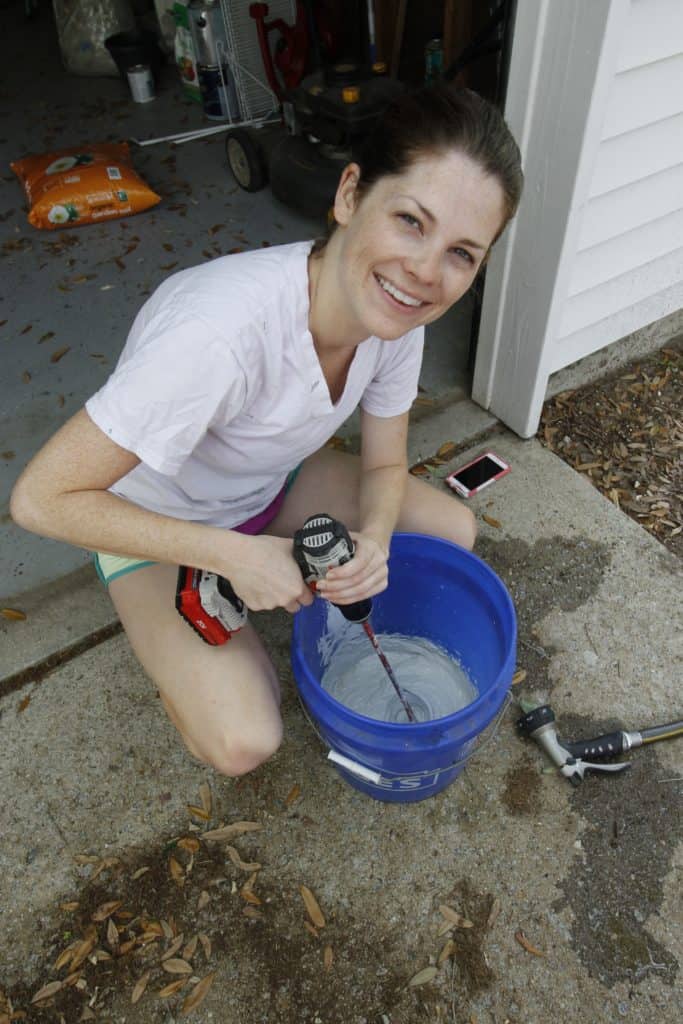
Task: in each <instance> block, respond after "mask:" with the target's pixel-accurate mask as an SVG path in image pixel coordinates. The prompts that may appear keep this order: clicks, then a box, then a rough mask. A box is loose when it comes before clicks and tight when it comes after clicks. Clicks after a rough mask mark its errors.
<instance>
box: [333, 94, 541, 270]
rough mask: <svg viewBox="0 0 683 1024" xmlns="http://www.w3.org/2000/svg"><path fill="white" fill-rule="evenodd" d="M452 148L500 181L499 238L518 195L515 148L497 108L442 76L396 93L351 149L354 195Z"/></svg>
mask: <svg viewBox="0 0 683 1024" xmlns="http://www.w3.org/2000/svg"><path fill="white" fill-rule="evenodd" d="M452 150H456V151H457V152H459V153H462V154H463V156H467V157H469V158H470V159H471V160H473V161H474V162H475V163H477V164H478V165H479V166H480V167H481V169H482V170H483V171H484V172H485V173H486V174H487V175H490V176H491V177H492V178H495V179H496V180H497V181H498V182H499V184H500V186H501V188H502V190H503V196H504V202H505V217H504V220H503V223H502V224H501V226H500V230H499V231H498V234H497V235H496V238H498V237H499V236H500V234H501V233H502V232H503V229H504V228H505V226H506V224H507V223H508V221H509V220H511V218H512V217H514V215H515V213H516V212H517V207H518V206H519V201H520V199H521V196H522V186H523V182H524V176H523V174H522V166H521V158H520V153H519V147H518V146H517V143H516V142H515V140H514V138H513V137H512V133H511V132H510V129H509V128H508V126H507V124H506V123H505V120H504V118H503V115H502V114H501V112H500V111H499V110H498V108H497V107H495V106H494V105H493V104H492V103H490V102H489V101H488V100H485V99H484V98H483V97H482V96H480V95H479V94H478V93H476V92H472V90H470V89H458V88H456V87H455V86H453V85H450V84H448V83H447V82H443V81H441V82H437V83H435V84H434V85H428V86H422V87H421V88H419V89H416V90H414V91H411V92H406V93H402V94H401V95H400V96H398V97H397V99H395V100H394V101H393V102H392V103H391V104H390V105H389V107H388V108H387V110H386V111H385V113H384V114H383V116H382V117H381V118H380V119H379V121H378V123H377V124H376V126H375V127H374V130H373V131H372V132H371V133H370V134H369V135H368V137H367V138H366V139H365V140H364V141H363V143H362V145H361V146H360V147H359V148H358V151H357V152H356V153H354V156H353V159H354V160H355V161H356V162H357V163H358V165H359V167H360V179H359V181H358V185H357V191H358V195H359V197H360V198H361V199H362V197H363V195H364V194H366V193H367V192H368V191H369V189H370V188H372V186H373V185H374V184H375V183H376V182H377V181H379V180H380V178H384V177H386V176H387V175H394V174H401V173H402V172H403V171H405V170H407V168H408V167H409V166H410V165H411V164H412V163H414V161H415V160H417V159H419V158H420V157H423V156H427V155H433V154H439V153H444V152H448V151H452ZM332 230H334V226H333V228H332ZM494 241H495V239H494ZM324 245H325V241H324V240H320V241H318V242H316V243H315V246H314V248H313V252H319V251H320V250H321V249H322V248H324Z"/></svg>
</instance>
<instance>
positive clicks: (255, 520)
mask: <svg viewBox="0 0 683 1024" xmlns="http://www.w3.org/2000/svg"><path fill="white" fill-rule="evenodd" d="M286 494H287V484H285V485H284V487H283V488H282V490H281V491H278V493H277V494H276V495H275V497H274V498H273V500H272V501H271V503H270V505H268V506H267V508H264V510H263V512H259V513H258V515H256V516H252V518H251V519H247V520H246V522H244V523H240V525H239V526H233V527H232V529H233V530H236V531H237V533H248V534H249V535H250V536H253V535H254V534H257V533H261V531H262V530H265V528H266V526H267V525H268V523H270V522H272V521H273V519H275V516H276V515H277V514H278V512H279V511H280V509H281V508H282V503H283V501H284V500H285V495H286Z"/></svg>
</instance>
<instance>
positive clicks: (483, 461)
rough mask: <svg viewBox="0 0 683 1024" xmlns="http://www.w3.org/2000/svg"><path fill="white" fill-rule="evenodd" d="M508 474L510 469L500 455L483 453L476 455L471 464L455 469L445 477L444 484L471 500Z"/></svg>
mask: <svg viewBox="0 0 683 1024" xmlns="http://www.w3.org/2000/svg"><path fill="white" fill-rule="evenodd" d="M509 472H510V467H509V465H508V464H507V462H505V461H504V459H501V457H500V455H494V453H493V452H484V454H483V455H478V456H477V457H476V459H473V460H472V462H468V463H467V465H466V466H463V467H462V468H461V469H456V471H455V472H454V473H451V474H450V475H449V476H447V477H446V483H447V484H448V486H449V487H452V488H453V490H454V491H457V493H458V494H459V495H461V497H463V498H471V497H472V495H473V494H478V493H479V491H483V490H484V488H485V487H488V485H489V484H492V483H493V482H494V480H500V478H501V477H502V476H505V474H506V473H509Z"/></svg>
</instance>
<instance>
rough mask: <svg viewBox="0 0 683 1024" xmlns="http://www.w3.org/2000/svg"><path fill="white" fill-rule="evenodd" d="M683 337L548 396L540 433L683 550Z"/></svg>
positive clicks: (647, 526) (662, 538)
mask: <svg viewBox="0 0 683 1024" xmlns="http://www.w3.org/2000/svg"><path fill="white" fill-rule="evenodd" d="M681 410H683V340H681V339H679V340H678V341H677V342H675V343H674V344H672V345H669V346H667V347H666V348H663V349H661V350H660V351H659V352H656V353H655V354H654V355H652V356H649V357H648V358H646V359H642V360H639V361H638V362H636V363H633V364H632V365H631V366H629V367H627V368H626V369H622V370H619V371H618V372H617V373H615V374H612V375H610V376H609V377H607V378H605V379H603V380H601V381H598V382H597V383H594V384H588V385H587V386H586V387H583V388H577V389H576V390H573V391H563V392H561V393H560V394H559V395H555V397H554V398H552V399H550V401H548V402H546V404H545V406H544V408H543V414H542V417H541V426H540V429H539V433H538V437H539V439H540V441H541V443H542V444H544V445H545V446H546V447H547V448H550V450H551V451H553V452H555V454H556V455H559V456H560V458H561V459H563V460H564V462H567V463H568V464H569V465H570V466H572V467H573V468H574V469H576V470H577V471H578V472H579V473H582V474H583V475H584V476H585V477H586V479H587V480H590V482H591V483H592V484H593V486H594V487H597V489H598V490H599V491H600V492H601V493H602V494H604V495H605V497H606V498H608V499H609V500H610V501H612V502H614V504H615V505H616V506H617V507H618V508H621V509H622V510H623V511H624V512H626V514H627V515H629V516H630V517H631V518H632V519H634V520H635V521H636V522H637V523H638V524H639V525H640V526H643V527H644V528H645V529H646V530H648V532H649V533H651V534H652V535H653V536H654V537H656V538H657V540H659V541H661V542H662V544H664V545H665V546H666V547H667V548H668V549H669V550H670V551H673V552H674V554H677V555H679V556H681V555H683V459H682V458H681V454H682V449H683V413H682V411H681Z"/></svg>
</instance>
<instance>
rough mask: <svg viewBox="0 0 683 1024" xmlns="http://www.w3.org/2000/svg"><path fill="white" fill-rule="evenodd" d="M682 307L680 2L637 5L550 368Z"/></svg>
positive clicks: (652, 0) (653, 0)
mask: <svg viewBox="0 0 683 1024" xmlns="http://www.w3.org/2000/svg"><path fill="white" fill-rule="evenodd" d="M577 198H578V197H577ZM682 305H683V3H681V0H631V2H630V4H629V9H628V16H627V18H626V23H625V25H624V27H623V32H622V37H621V40H620V45H619V54H618V58H617V73H616V74H615V75H614V77H613V80H612V84H611V87H610V90H609V94H608V96H607V101H606V104H605V110H604V115H603V121H602V130H601V134H600V143H599V147H598V152H597V155H596V159H595V165H594V170H593V172H592V175H591V178H590V181H589V184H588V192H587V196H586V197H585V199H584V202H583V206H582V209H581V210H580V220H579V231H578V236H577V247H576V252H575V255H574V257H573V259H572V261H571V271H570V273H569V278H568V285H567V288H566V298H565V300H564V302H563V304H562V309H561V313H560V315H559V317H558V321H557V330H556V335H555V338H554V339H547V344H548V346H549V350H548V351H547V352H546V367H545V369H547V370H548V372H549V373H552V372H555V371H556V370H558V369H562V368H563V367H565V366H568V365H569V364H570V363H573V362H575V361H576V360H577V359H580V358H582V357H583V356H585V355H588V354H589V353H591V352H595V351H597V350H598V349H600V348H602V347H604V346H605V345H608V344H610V343H611V342H614V341H617V340H618V339H620V338H623V337H625V336H626V335H627V334H631V333H632V332H633V331H636V330H638V329H639V328H641V327H644V326H645V325H646V324H649V323H652V322H653V321H654V320H658V319H661V318H662V317H664V316H666V315H668V314H669V313H671V312H674V311H675V310H676V309H678V308H680V307H681V306H682Z"/></svg>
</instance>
